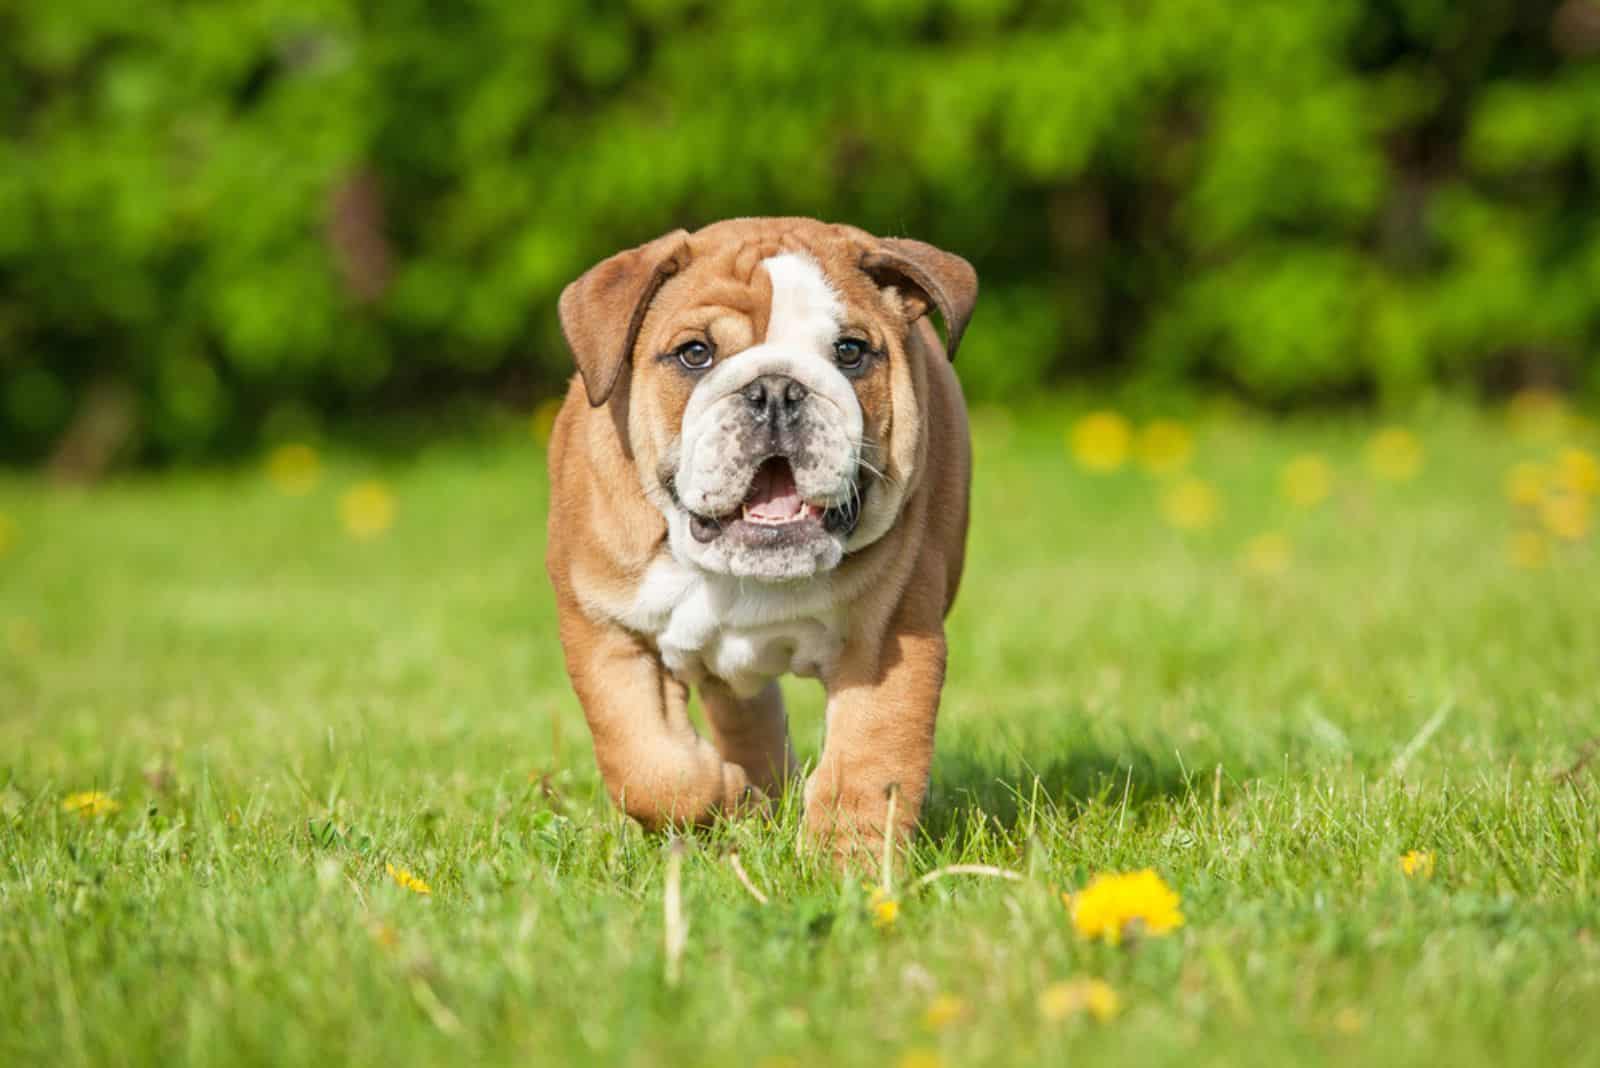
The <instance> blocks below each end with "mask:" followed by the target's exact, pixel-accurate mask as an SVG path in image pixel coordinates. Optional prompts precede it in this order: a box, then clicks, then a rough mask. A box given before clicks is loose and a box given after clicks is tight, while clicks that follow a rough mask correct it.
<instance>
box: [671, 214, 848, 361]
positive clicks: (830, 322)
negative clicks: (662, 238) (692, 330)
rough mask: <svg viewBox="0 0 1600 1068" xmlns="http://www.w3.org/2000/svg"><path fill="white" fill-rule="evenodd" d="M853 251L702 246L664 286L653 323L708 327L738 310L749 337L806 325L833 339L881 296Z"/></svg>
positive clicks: (785, 245) (763, 243)
mask: <svg viewBox="0 0 1600 1068" xmlns="http://www.w3.org/2000/svg"><path fill="white" fill-rule="evenodd" d="M852 252H853V250H851V249H847V248H843V247H831V246H827V245H821V246H819V245H816V244H798V243H794V242H782V241H775V240H752V241H737V242H734V241H724V242H718V243H717V244H714V245H710V246H709V247H699V246H697V247H696V248H695V249H694V256H693V258H692V259H691V261H690V263H689V264H688V266H687V267H685V268H684V270H682V271H680V272H679V273H678V274H677V275H676V276H674V277H673V278H672V279H670V280H669V281H668V282H667V284H666V285H665V286H663V287H662V290H661V292H660V293H659V294H658V296H657V299H656V309H655V310H653V312H652V314H651V317H650V320H649V321H653V323H654V324H655V325H662V324H663V323H664V322H666V323H670V325H675V326H682V325H691V326H693V325H702V326H703V325H705V323H706V322H709V321H711V320H713V319H715V318H718V317H720V316H725V315H729V314H732V315H737V316H740V317H742V318H743V319H745V320H746V321H747V322H748V324H749V327H750V330H751V334H752V336H751V338H750V342H751V343H757V344H759V343H761V342H762V341H764V340H767V339H769V338H770V337H772V335H773V334H774V333H775V332H776V333H781V334H784V335H788V336H793V335H794V333H795V331H796V330H797V329H803V328H804V327H807V326H809V327H810V328H811V329H813V330H816V331H819V332H826V333H827V335H828V336H827V338H822V337H820V336H819V337H818V338H807V339H806V340H809V341H815V342H819V343H820V342H823V341H826V340H830V339H831V337H832V336H833V334H834V333H835V332H836V331H837V330H838V329H839V328H840V327H841V326H843V325H844V324H845V323H846V322H847V321H850V320H852V319H855V318H860V317H861V316H862V315H863V314H870V313H871V311H872V310H873V308H874V306H875V305H876V303H877V302H878V290H877V287H876V286H875V285H874V284H873V283H872V281H871V280H870V279H869V278H867V276H866V275H865V274H864V273H863V272H862V271H861V270H860V268H859V266H858V265H857V257H856V256H855V255H853V254H852ZM657 312H659V313H660V314H657ZM684 320H690V321H689V322H688V323H687V324H686V323H685V322H684Z"/></svg>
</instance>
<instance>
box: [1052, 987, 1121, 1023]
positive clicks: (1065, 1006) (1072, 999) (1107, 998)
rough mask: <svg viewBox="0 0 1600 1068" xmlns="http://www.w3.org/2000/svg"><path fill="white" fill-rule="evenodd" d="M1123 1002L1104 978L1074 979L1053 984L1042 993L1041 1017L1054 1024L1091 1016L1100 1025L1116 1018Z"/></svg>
mask: <svg viewBox="0 0 1600 1068" xmlns="http://www.w3.org/2000/svg"><path fill="white" fill-rule="evenodd" d="M1121 1008H1122V999H1121V998H1119V997H1118V996H1117V992H1116V991H1115V990H1113V989H1111V986H1110V984H1108V983H1107V982H1105V980H1103V979H1072V980H1067V981H1064V982H1060V983H1051V984H1050V985H1049V986H1047V987H1045V988H1044V990H1043V991H1042V992H1040V994H1039V1015H1040V1016H1043V1017H1044V1018H1045V1019H1046V1020H1050V1021H1053V1022H1057V1021H1061V1020H1065V1019H1067V1018H1068V1017H1071V1016H1077V1015H1078V1014H1079V1013H1084V1012H1086V1013H1088V1014H1089V1015H1090V1016H1092V1017H1093V1018H1094V1019H1095V1020H1097V1021H1099V1022H1100V1023H1105V1022H1106V1021H1108V1020H1110V1019H1112V1018H1113V1017H1115V1016H1116V1015H1117V1013H1118V1012H1119V1011H1120V1010H1121Z"/></svg>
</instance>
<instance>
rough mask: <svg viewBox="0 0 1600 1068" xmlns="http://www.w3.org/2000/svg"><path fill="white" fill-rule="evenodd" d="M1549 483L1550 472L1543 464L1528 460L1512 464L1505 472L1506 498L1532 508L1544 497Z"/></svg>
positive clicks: (1516, 503)
mask: <svg viewBox="0 0 1600 1068" xmlns="http://www.w3.org/2000/svg"><path fill="white" fill-rule="evenodd" d="M1549 485H1550V472H1548V471H1546V470H1545V468H1544V465H1543V464H1536V463H1533V462H1532V461H1530V460H1524V461H1523V462H1522V463H1517V464H1512V465H1511V470H1510V471H1507V472H1506V500H1508V501H1510V502H1511V503H1512V504H1515V505H1519V506H1521V507H1523V508H1532V507H1535V506H1536V505H1538V503H1539V502H1540V501H1541V500H1543V499H1544V493H1545V489H1546V488H1547V487H1548V486H1549Z"/></svg>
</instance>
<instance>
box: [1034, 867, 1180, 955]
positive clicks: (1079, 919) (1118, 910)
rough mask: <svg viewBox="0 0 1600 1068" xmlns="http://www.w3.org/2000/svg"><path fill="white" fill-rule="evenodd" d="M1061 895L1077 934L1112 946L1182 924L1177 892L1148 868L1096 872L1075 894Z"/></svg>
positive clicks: (1159, 932)
mask: <svg viewBox="0 0 1600 1068" xmlns="http://www.w3.org/2000/svg"><path fill="white" fill-rule="evenodd" d="M1062 897H1063V898H1065V900H1066V902H1067V906H1068V908H1070V909H1071V910H1072V926H1073V927H1075V928H1077V931H1078V933H1079V934H1080V935H1082V936H1083V937H1084V938H1090V939H1093V938H1102V939H1104V940H1105V941H1107V942H1109V943H1111V944H1112V945H1117V944H1119V943H1120V942H1121V941H1122V940H1123V939H1124V938H1125V937H1128V936H1155V935H1164V934H1168V933H1170V932H1172V931H1174V930H1176V929H1177V928H1179V927H1182V926H1183V913H1182V912H1181V911H1179V908H1178V906H1179V904H1180V899H1179V897H1178V894H1177V892H1176V891H1174V890H1173V889H1172V888H1171V887H1170V886H1168V885H1167V884H1166V882H1165V881H1164V880H1163V879H1162V878H1161V876H1159V875H1157V874H1156V873H1155V871H1154V870H1152V869H1150V868H1146V869H1144V870H1143V871H1136V872H1128V873H1125V874H1100V875H1096V876H1095V877H1094V878H1093V879H1090V880H1089V885H1088V886H1086V887H1084V888H1083V889H1082V890H1080V891H1078V892H1077V893H1076V894H1070V895H1069V894H1063V895H1062Z"/></svg>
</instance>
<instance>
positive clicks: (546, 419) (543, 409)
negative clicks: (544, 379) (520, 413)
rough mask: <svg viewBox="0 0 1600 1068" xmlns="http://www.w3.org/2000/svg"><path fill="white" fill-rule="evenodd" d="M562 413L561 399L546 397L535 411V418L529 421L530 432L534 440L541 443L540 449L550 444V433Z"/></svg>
mask: <svg viewBox="0 0 1600 1068" xmlns="http://www.w3.org/2000/svg"><path fill="white" fill-rule="evenodd" d="M560 411H561V398H560V397H546V398H545V399H544V400H542V401H540V402H539V403H538V405H537V406H536V407H535V408H534V409H533V418H532V419H530V420H528V430H529V432H530V433H531V434H532V435H533V440H534V441H536V442H538V443H539V448H541V449H542V448H544V447H546V446H547V445H549V444H550V432H551V431H552V430H554V429H555V426H556V415H557V414H559V413H560Z"/></svg>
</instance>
